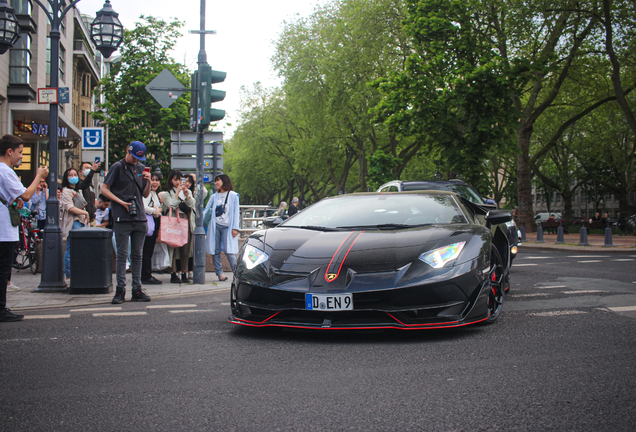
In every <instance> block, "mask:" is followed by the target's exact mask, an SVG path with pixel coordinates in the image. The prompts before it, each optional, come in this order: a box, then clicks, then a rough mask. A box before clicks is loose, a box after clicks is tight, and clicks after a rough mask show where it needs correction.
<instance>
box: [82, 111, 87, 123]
mask: <svg viewBox="0 0 636 432" xmlns="http://www.w3.org/2000/svg"><path fill="white" fill-rule="evenodd" d="M82 127H86V111H84V110H82Z"/></svg>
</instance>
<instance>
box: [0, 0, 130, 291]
mask: <svg viewBox="0 0 636 432" xmlns="http://www.w3.org/2000/svg"><path fill="white" fill-rule="evenodd" d="M33 1H34V2H35V3H37V4H38V5H39V6H40V7H41V8H42V10H43V11H44V14H45V15H46V17H47V18H48V20H49V23H50V25H51V32H50V38H51V70H50V77H51V82H50V87H52V88H57V87H58V84H59V68H60V67H59V64H60V24H61V22H62V20H63V19H64V17H65V16H66V14H67V13H68V11H70V10H72V9H73V7H74V6H75V5H76V4H77V3H78V2H79V1H80V0H74V1H72V2H71V3H70V4H69V5H68V6H66V7H64V6H65V3H66V2H65V0H48V1H45V3H48V5H49V7H50V8H51V12H49V9H48V8H47V6H45V5H44V4H42V3H41V2H40V0H33ZM11 15H13V19H12V18H11ZM96 15H97V16H96V18H95V20H94V21H93V22H92V24H91V39H92V40H93V42H94V43H95V45H96V47H97V49H98V50H99V51H100V52H101V53H102V54H103V55H104V57H106V58H109V57H110V55H111V54H112V53H113V52H114V51H115V50H116V49H117V48H118V47H119V45H121V42H122V40H123V34H124V28H123V26H122V25H121V23H120V22H119V19H118V14H117V13H116V12H115V11H113V8H112V6H111V5H110V0H106V3H104V7H103V9H101V10H100V11H99V12H97V14H96ZM16 24H17V20H15V14H14V11H13V9H12V8H11V7H10V6H8V4H7V2H6V0H0V30H1V29H4V33H3V32H2V31H0V33H3V34H4V37H3V36H2V35H0V51H2V50H3V49H4V51H2V53H3V52H6V50H7V49H9V48H11V46H13V44H14V43H15V42H16V41H17V40H18V38H16V37H14V36H13V34H14V33H17V34H18V35H19V25H18V26H17V29H18V31H17V32H14V30H13V29H14V28H15V25H16ZM18 37H19V36H18ZM7 39H8V40H7ZM12 40H13V43H10V42H11V41H12ZM5 47H6V48H5ZM58 126H59V111H58V104H57V103H51V104H50V126H49V127H50V129H49V130H50V131H51V133H50V138H49V157H50V159H49V164H50V169H49V177H48V186H49V190H50V191H51V193H50V194H49V199H48V200H46V218H47V225H46V227H45V228H44V243H43V245H42V277H41V279H40V285H39V286H38V287H37V288H36V289H35V290H34V291H36V292H60V291H66V282H65V281H64V261H63V254H62V229H61V227H60V217H59V201H58V199H57V193H56V192H57V179H58Z"/></svg>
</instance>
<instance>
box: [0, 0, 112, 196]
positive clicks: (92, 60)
mask: <svg viewBox="0 0 636 432" xmlns="http://www.w3.org/2000/svg"><path fill="white" fill-rule="evenodd" d="M10 3H11V6H12V7H13V9H14V10H15V13H16V17H17V18H18V21H19V23H20V29H21V32H20V33H21V37H20V39H19V40H18V42H17V43H16V44H15V46H14V47H13V48H11V49H9V51H7V52H6V53H5V54H3V55H0V134H1V135H5V134H13V135H16V136H19V137H20V138H22V140H23V141H24V142H25V145H24V158H23V161H22V165H21V166H19V167H16V173H17V174H18V176H19V177H20V178H21V180H22V182H23V183H24V184H30V183H31V181H32V180H33V178H34V176H35V170H36V169H37V167H38V166H41V165H47V166H48V165H49V160H50V158H49V137H50V136H51V134H52V133H57V134H58V151H59V155H58V161H59V165H58V173H60V179H61V174H62V173H63V172H64V171H65V170H66V169H67V168H69V167H75V168H77V167H78V166H79V164H80V162H81V128H82V127H84V126H93V123H94V122H93V119H92V117H91V114H90V113H91V112H92V111H94V108H95V97H94V95H93V94H94V91H95V89H96V88H97V86H98V84H99V80H100V78H101V76H102V70H103V68H104V66H103V60H102V56H101V54H100V53H99V52H98V51H97V50H96V49H95V46H94V44H93V43H92V41H91V39H90V32H89V26H88V25H87V24H86V22H85V21H84V19H83V17H82V15H81V14H80V12H79V10H77V8H75V7H74V8H73V10H70V11H69V12H68V13H67V14H66V16H65V17H64V19H63V20H62V24H61V26H60V52H59V70H58V71H57V72H58V73H59V88H60V96H61V97H65V99H64V100H63V102H62V99H61V98H60V103H59V127H58V130H57V131H53V130H51V128H50V111H49V105H48V104H45V103H38V89H42V88H46V87H49V85H50V76H51V75H50V74H51V70H50V69H51V39H50V38H49V32H50V25H49V22H48V19H47V17H46V14H45V13H44V11H43V10H42V9H41V7H40V6H39V5H37V4H35V5H34V4H33V2H32V1H31V0H10ZM44 3H46V4H48V3H47V2H44ZM49 12H51V11H50V10H49ZM60 181H61V180H60Z"/></svg>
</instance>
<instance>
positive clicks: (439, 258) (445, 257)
mask: <svg viewBox="0 0 636 432" xmlns="http://www.w3.org/2000/svg"><path fill="white" fill-rule="evenodd" d="M465 244H466V242H460V243H455V244H452V245H448V246H444V247H441V248H438V249H433V250H432V251H429V252H425V253H423V254H422V255H420V259H421V260H422V261H424V262H425V263H426V264H428V265H430V266H431V267H433V268H442V267H444V266H445V265H446V263H447V262H449V261H453V260H454V259H456V258H457V257H458V256H459V254H460V253H461V251H462V249H464V245H465Z"/></svg>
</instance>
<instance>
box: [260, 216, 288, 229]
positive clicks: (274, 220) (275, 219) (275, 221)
mask: <svg viewBox="0 0 636 432" xmlns="http://www.w3.org/2000/svg"><path fill="white" fill-rule="evenodd" d="M282 223H283V219H282V218H281V217H279V216H270V217H267V218H265V219H264V220H263V226H265V227H267V228H274V227H277V226H278V225H280V224H282Z"/></svg>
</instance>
